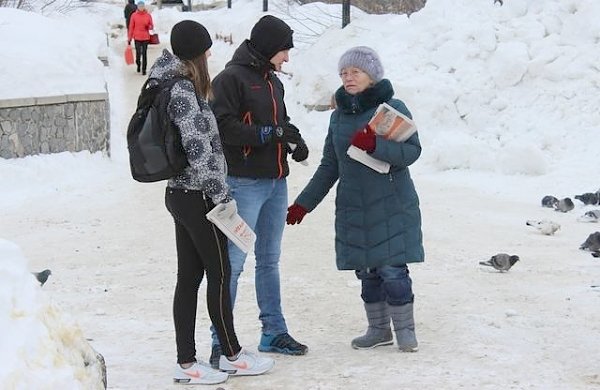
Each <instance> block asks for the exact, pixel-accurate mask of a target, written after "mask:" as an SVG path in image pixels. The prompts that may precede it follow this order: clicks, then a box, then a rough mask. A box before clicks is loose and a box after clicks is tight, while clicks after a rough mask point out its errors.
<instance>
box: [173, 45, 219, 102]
mask: <svg viewBox="0 0 600 390" xmlns="http://www.w3.org/2000/svg"><path fill="white" fill-rule="evenodd" d="M181 61H182V62H183V65H184V68H185V69H184V71H183V75H184V76H186V77H189V78H190V80H192V83H193V84H194V89H196V93H197V94H199V95H200V96H202V97H203V98H204V99H206V100H208V99H209V98H210V97H211V93H212V91H211V88H210V74H209V73H208V62H207V60H206V53H202V54H200V55H199V56H198V57H196V58H194V59H192V60H181Z"/></svg>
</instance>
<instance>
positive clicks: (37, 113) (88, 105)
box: [0, 93, 110, 158]
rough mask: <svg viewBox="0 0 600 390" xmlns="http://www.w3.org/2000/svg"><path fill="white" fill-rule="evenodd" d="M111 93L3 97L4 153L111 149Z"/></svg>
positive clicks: (0, 143) (0, 141)
mask: <svg viewBox="0 0 600 390" xmlns="http://www.w3.org/2000/svg"><path fill="white" fill-rule="evenodd" d="M109 112H110V111H109V103H108V94H107V93H95V94H79V95H66V96H51V97H39V98H24V99H10V100H0V157H2V158H15V157H24V156H28V155H34V154H40V153H58V152H65V151H69V152H79V151H82V150H89V151H90V152H97V151H103V150H105V151H108V150H109V141H110V126H109Z"/></svg>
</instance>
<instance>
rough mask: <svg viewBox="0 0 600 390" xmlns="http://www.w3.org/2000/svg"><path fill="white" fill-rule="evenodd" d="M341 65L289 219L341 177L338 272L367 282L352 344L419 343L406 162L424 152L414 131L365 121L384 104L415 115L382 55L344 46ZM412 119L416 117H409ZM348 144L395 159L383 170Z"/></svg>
mask: <svg viewBox="0 0 600 390" xmlns="http://www.w3.org/2000/svg"><path fill="white" fill-rule="evenodd" d="M338 69H339V71H340V77H341V78H342V84H343V85H342V87H340V88H339V89H338V90H337V92H336V94H335V99H336V104H337V108H336V110H335V111H334V112H333V114H332V115H331V119H330V124H329V131H328V133H327V137H326V139H325V146H324V148H323V157H322V159H321V164H320V165H319V167H318V168H317V171H316V172H315V173H314V175H313V177H312V179H311V180H310V182H309V183H308V184H307V185H306V187H305V188H304V190H303V191H302V192H301V193H300V195H299V196H298V197H297V198H296V200H295V202H294V204H293V205H291V206H290V207H289V208H288V215H287V223H288V224H291V225H293V224H296V223H300V222H301V221H302V219H303V218H304V216H305V215H306V214H307V213H308V212H310V211H312V210H313V209H314V208H315V207H317V205H318V204H319V203H320V202H321V201H322V200H323V198H324V197H325V195H327V193H328V192H329V190H330V189H331V188H332V187H333V185H334V184H335V183H336V181H339V182H338V186H337V195H336V200H335V205H336V211H335V217H336V218H335V232H336V236H335V251H336V262H337V267H338V269H340V270H354V271H355V272H356V275H357V277H358V278H359V279H360V280H361V283H362V293H361V297H362V299H363V301H364V306H365V310H366V313H367V319H368V322H369V327H368V329H367V332H366V334H364V335H362V336H360V337H357V338H355V339H354V340H352V343H351V345H352V347H353V348H355V349H367V348H374V347H377V346H380V345H390V344H393V336H392V331H391V327H390V320H391V322H392V323H393V324H394V332H395V334H396V341H397V343H398V347H399V348H400V350H402V351H407V352H408V351H410V352H414V351H416V350H417V348H418V343H417V339H416V336H415V330H414V316H413V302H414V295H413V292H412V281H411V279H410V276H409V271H408V267H407V265H406V264H407V263H413V262H422V261H423V260H424V251H423V238H422V233H421V212H420V209H419V198H418V196H417V192H416V190H415V186H414V184H413V181H412V179H411V177H410V172H409V170H408V167H409V166H410V165H411V164H413V163H414V162H415V161H416V160H417V159H418V158H419V156H420V154H421V145H420V143H419V137H418V134H417V133H414V134H413V135H412V136H411V137H410V138H408V139H407V140H406V141H405V142H395V141H391V140H387V139H385V138H383V137H381V136H377V135H376V134H375V133H374V132H373V131H372V130H371V129H370V128H369V127H368V126H367V122H368V121H369V119H370V118H371V117H372V116H373V114H374V112H375V110H376V109H377V107H378V106H379V105H380V104H381V103H384V102H386V103H387V104H389V105H391V106H392V107H394V108H395V109H396V110H398V111H400V112H402V113H403V114H404V115H406V116H408V117H411V114H410V112H409V111H408V109H407V108H406V106H405V105H404V103H403V102H402V101H400V100H398V99H394V98H393V96H394V89H393V87H392V84H391V83H390V81H389V80H387V79H383V66H382V64H381V60H380V59H379V56H378V55H377V53H376V52H375V51H374V50H373V49H371V48H368V47H365V46H358V47H354V48H352V49H349V50H348V51H346V52H345V53H344V54H343V55H342V57H341V58H340V61H339V64H338ZM411 118H412V117H411ZM350 145H354V146H355V147H357V148H359V149H362V150H365V151H366V152H367V153H369V154H370V155H371V156H372V157H374V158H376V159H378V160H382V161H385V162H388V163H389V164H391V168H390V170H389V173H386V174H382V173H378V172H377V171H375V170H373V169H371V168H369V167H367V166H366V165H363V164H362V163H360V162H358V161H355V160H353V159H351V158H350V157H348V155H347V154H346V151H347V150H348V147H349V146H350Z"/></svg>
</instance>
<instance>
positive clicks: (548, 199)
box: [542, 195, 558, 208]
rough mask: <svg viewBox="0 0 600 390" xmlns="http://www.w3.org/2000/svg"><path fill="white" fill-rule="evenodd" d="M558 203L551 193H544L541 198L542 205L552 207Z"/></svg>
mask: <svg viewBox="0 0 600 390" xmlns="http://www.w3.org/2000/svg"><path fill="white" fill-rule="evenodd" d="M557 205H558V199H557V198H555V197H554V196H552V195H546V196H544V197H543V198H542V206H543V207H550V208H554V207H556V206H557Z"/></svg>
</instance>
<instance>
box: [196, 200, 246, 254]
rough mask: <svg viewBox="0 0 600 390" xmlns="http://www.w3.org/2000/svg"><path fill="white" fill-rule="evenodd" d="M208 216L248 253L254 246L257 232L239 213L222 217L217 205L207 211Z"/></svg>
mask: <svg viewBox="0 0 600 390" xmlns="http://www.w3.org/2000/svg"><path fill="white" fill-rule="evenodd" d="M206 218H207V219H208V220H209V221H210V222H212V223H214V224H215V226H216V227H218V228H219V230H221V231H222V232H223V233H224V234H225V235H226V236H227V238H229V239H230V240H231V241H232V242H233V243H234V244H235V245H236V246H237V247H238V248H240V249H241V250H242V251H243V252H244V253H248V252H249V251H250V250H251V249H252V248H254V242H255V241H256V234H255V233H254V231H252V229H250V226H248V224H247V223H246V221H244V220H243V219H242V217H240V215H239V214H238V213H235V214H233V215H232V216H231V218H228V219H220V218H219V217H218V213H217V208H216V207H215V208H213V209H212V210H210V211H209V212H208V213H206Z"/></svg>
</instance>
